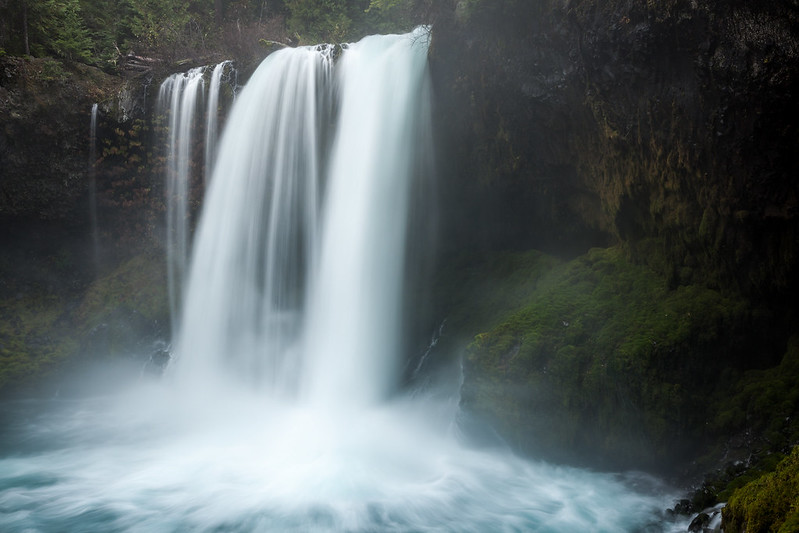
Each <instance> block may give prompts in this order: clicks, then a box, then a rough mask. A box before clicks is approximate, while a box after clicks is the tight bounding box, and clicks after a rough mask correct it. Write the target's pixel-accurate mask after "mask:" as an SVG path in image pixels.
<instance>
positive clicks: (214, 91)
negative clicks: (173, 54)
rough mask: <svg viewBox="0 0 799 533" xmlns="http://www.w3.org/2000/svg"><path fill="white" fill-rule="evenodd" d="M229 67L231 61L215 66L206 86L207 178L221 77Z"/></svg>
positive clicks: (212, 151) (214, 154)
mask: <svg viewBox="0 0 799 533" xmlns="http://www.w3.org/2000/svg"><path fill="white" fill-rule="evenodd" d="M231 65H232V62H231V61H223V62H221V63H219V64H217V65H216V66H215V67H214V70H213V71H212V72H211V81H210V82H209V84H208V107H207V109H206V112H205V117H206V118H205V167H204V169H205V174H204V175H205V176H209V175H210V173H211V172H212V171H213V168H214V159H215V157H216V141H217V124H218V122H219V91H220V89H221V87H222V76H223V75H224V74H225V71H226V70H230V69H231V68H232V67H231ZM206 181H208V180H207V179H206Z"/></svg>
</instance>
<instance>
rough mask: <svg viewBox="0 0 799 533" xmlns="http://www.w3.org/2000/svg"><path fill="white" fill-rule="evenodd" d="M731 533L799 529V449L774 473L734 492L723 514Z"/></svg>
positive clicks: (784, 460) (724, 522)
mask: <svg viewBox="0 0 799 533" xmlns="http://www.w3.org/2000/svg"><path fill="white" fill-rule="evenodd" d="M722 515H723V527H724V530H725V531H728V532H730V533H738V532H743V531H746V532H748V533H767V532H770V531H773V532H778V533H783V532H785V533H788V532H791V531H796V530H797V526H799V446H797V447H795V448H794V449H793V451H792V452H791V454H790V455H789V456H788V457H786V458H785V459H783V460H782V461H781V462H780V463H779V464H778V465H777V466H776V469H775V470H774V471H773V472H769V473H767V474H765V475H763V476H762V477H760V478H758V479H756V480H754V481H752V482H750V483H748V484H747V485H745V486H744V487H742V488H741V489H739V490H737V491H735V492H734V493H733V495H732V497H731V498H730V501H729V503H728V505H727V506H726V507H725V508H724V509H723V511H722Z"/></svg>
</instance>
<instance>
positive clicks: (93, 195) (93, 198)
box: [89, 104, 100, 275]
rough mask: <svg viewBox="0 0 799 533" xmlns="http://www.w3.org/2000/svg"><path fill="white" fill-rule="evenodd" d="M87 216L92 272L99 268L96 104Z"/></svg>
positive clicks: (95, 108)
mask: <svg viewBox="0 0 799 533" xmlns="http://www.w3.org/2000/svg"><path fill="white" fill-rule="evenodd" d="M89 218H90V221H91V225H92V253H93V254H94V256H93V260H94V273H95V275H97V273H98V272H99V270H100V230H99V223H98V220H97V104H94V105H92V115H91V124H90V126H89Z"/></svg>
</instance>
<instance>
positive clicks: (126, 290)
mask: <svg viewBox="0 0 799 533" xmlns="http://www.w3.org/2000/svg"><path fill="white" fill-rule="evenodd" d="M166 294H167V291H166V280H165V275H164V273H163V268H162V265H161V262H160V261H159V260H158V259H157V258H156V257H153V256H151V255H149V254H142V255H139V256H137V257H134V258H133V259H131V260H129V261H128V262H126V263H124V264H123V265H121V266H120V267H119V268H118V269H117V270H115V271H114V272H112V273H111V274H110V275H108V276H106V277H105V278H102V279H100V280H98V281H96V282H94V283H93V284H91V285H90V286H89V288H88V289H87V291H86V292H85V293H84V294H83V295H82V297H81V301H80V304H78V305H75V302H74V300H73V297H70V296H67V295H59V294H54V293H52V291H45V290H40V291H30V293H28V294H23V293H20V294H19V295H18V296H14V297H7V298H5V299H3V300H2V301H0V391H7V390H10V389H12V388H14V387H20V386H24V385H26V384H27V383H29V382H31V381H32V380H34V379H37V378H41V377H44V376H46V375H48V374H50V373H52V372H55V371H57V369H58V368H59V367H60V365H62V364H64V363H65V362H66V361H68V360H69V359H71V358H72V357H74V356H76V355H78V354H79V353H80V352H81V351H82V350H84V349H85V348H86V339H87V338H89V337H90V336H91V333H92V331H93V330H94V329H95V328H96V327H97V326H99V325H100V324H106V325H109V326H110V328H109V329H110V333H109V335H110V336H111V338H110V339H105V344H104V345H103V348H104V349H109V350H110V351H111V352H113V351H114V349H119V350H123V349H124V348H126V346H124V345H125V344H126V343H128V344H129V343H130V342H131V339H129V338H127V334H128V332H129V330H130V328H129V327H128V325H127V324H126V322H130V320H131V317H132V316H135V317H137V319H140V322H141V323H143V324H145V325H147V324H150V323H154V322H156V321H164V322H166V319H167V318H168V302H167V297H166ZM134 333H137V332H134ZM117 337H118V338H117ZM109 355H114V354H113V353H110V354H109Z"/></svg>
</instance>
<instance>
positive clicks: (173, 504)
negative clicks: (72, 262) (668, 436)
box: [0, 29, 688, 533]
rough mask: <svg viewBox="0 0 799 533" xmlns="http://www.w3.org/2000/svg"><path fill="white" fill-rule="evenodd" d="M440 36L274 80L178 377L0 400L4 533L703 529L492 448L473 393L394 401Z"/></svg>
mask: <svg viewBox="0 0 799 533" xmlns="http://www.w3.org/2000/svg"><path fill="white" fill-rule="evenodd" d="M426 33H427V32H426V31H425V29H420V30H417V31H416V32H414V33H411V34H408V35H390V36H380V37H370V38H366V39H364V40H362V41H360V42H358V43H355V44H351V45H347V46H345V47H343V49H342V52H341V54H340V56H339V54H338V51H339V48H337V47H331V46H319V47H306V48H298V49H285V50H281V51H279V52H275V53H273V54H271V55H270V56H269V57H267V59H266V60H265V61H264V62H263V63H262V64H261V65H260V66H259V68H258V69H257V70H256V72H255V73H254V74H253V76H252V77H251V79H250V81H249V82H248V84H247V86H246V87H245V88H244V90H243V91H242V93H241V94H240V95H239V96H238V97H237V99H236V102H235V104H234V106H233V108H232V110H231V112H230V114H229V117H228V119H227V122H226V125H225V127H224V132H223V134H222V137H221V139H220V143H219V146H218V148H219V149H218V153H217V155H216V158H215V159H216V162H215V164H214V172H213V177H212V179H211V180H210V181H209V184H208V190H207V193H206V197H205V199H204V202H203V211H202V214H201V217H200V220H199V224H198V227H197V230H196V233H195V239H194V243H193V245H192V247H191V261H190V263H186V264H190V271H189V272H188V278H187V280H186V285H185V287H186V289H185V291H184V296H183V298H184V299H183V305H182V308H183V314H182V318H181V321H182V323H181V326H180V328H179V329H178V330H177V331H176V332H175V331H173V334H176V335H177V337H176V339H175V354H176V358H175V359H173V361H172V362H171V363H170V366H169V368H168V373H167V375H166V376H164V377H163V379H157V378H155V377H154V376H149V375H145V376H141V378H140V379H141V381H139V382H137V383H136V384H134V385H131V386H130V388H127V389H125V388H124V387H120V390H118V391H116V392H115V394H111V395H102V396H99V397H92V396H90V397H88V398H85V399H82V398H78V399H65V400H61V399H58V398H56V399H48V400H47V401H46V402H44V403H43V404H42V406H41V407H42V408H41V411H39V406H38V404H35V403H34V404H31V403H30V402H27V401H25V402H19V403H13V404H11V405H9V406H7V405H0V407H3V410H2V412H3V415H4V420H8V421H9V423H7V424H2V425H0V530H3V531H61V530H69V531H130V530H140V531H320V532H330V533H333V532H340V531H351V532H353V533H366V532H372V531H425V532H427V531H538V532H542V533H543V532H546V533H562V532H572V531H595V532H627V531H629V532H632V531H650V530H653V531H654V530H657V531H664V532H669V533H671V532H672V531H678V530H682V531H684V530H685V529H686V528H687V526H688V524H687V523H678V522H671V523H666V522H665V521H664V520H663V519H662V518H661V517H660V516H659V515H658V509H664V508H666V507H667V505H668V504H666V502H670V500H671V497H670V495H669V494H668V493H666V492H665V491H664V489H662V488H661V486H660V485H659V484H658V483H657V482H656V481H655V480H651V479H649V478H647V477H646V476H643V475H615V474H600V473H595V472H588V471H584V470H580V469H574V468H568V467H561V466H552V465H547V464H545V463H543V462H540V461H528V460H525V459H522V458H519V457H516V456H514V455H513V454H511V453H509V452H508V450H507V449H505V448H504V447H503V446H502V444H501V442H499V441H498V439H495V440H492V441H491V442H490V444H488V443H486V441H485V440H484V441H483V443H482V444H480V445H477V446H475V445H474V443H473V442H471V441H469V440H468V437H467V436H466V435H467V434H468V435H473V434H475V433H479V431H480V427H479V425H478V424H477V423H476V422H468V421H467V420H468V417H465V416H459V414H460V413H459V397H458V390H457V389H458V387H459V385H460V382H458V383H453V384H452V385H450V383H449V382H448V383H446V384H444V385H445V386H444V387H442V386H440V385H439V384H438V383H437V382H438V379H435V380H434V379H428V378H430V377H431V375H426V376H421V377H420V381H422V380H424V381H425V382H426V383H428V384H429V385H428V387H427V388H421V387H420V388H417V389H416V390H414V391H400V390H397V389H398V385H397V381H398V374H399V373H400V371H399V369H400V367H401V366H402V365H400V364H399V361H398V359H399V358H400V356H401V352H402V349H401V348H399V346H400V345H401V340H402V339H401V337H403V336H404V329H405V326H404V320H403V314H404V313H403V312H402V309H403V308H404V307H407V306H405V305H404V302H403V293H404V292H405V291H407V290H408V285H407V284H406V280H407V279H409V278H410V277H411V276H412V275H415V274H417V273H418V272H419V263H418V262H417V259H419V258H418V257H417V256H418V255H421V254H415V253H411V249H409V244H416V243H417V242H418V241H419V240H420V239H421V238H420V237H419V236H417V235H414V234H413V229H415V228H417V227H418V228H425V223H426V222H427V220H428V219H426V218H425V214H426V213H428V212H430V211H431V210H430V209H426V208H425V207H424V206H421V207H418V208H416V209H415V210H412V209H411V208H412V205H411V204H413V203H415V201H416V198H418V197H420V196H421V197H423V196H424V194H421V193H422V192H423V191H424V190H425V188H424V186H423V185H424V181H425V177H426V174H427V173H426V172H424V165H425V162H426V161H429V157H428V155H429V154H427V150H428V149H429V148H430V144H431V143H430V138H431V136H430V131H429V130H430V95H429V92H430V81H429V78H428V73H427V63H426V52H427V45H428V43H427V39H426V37H427V35H426ZM337 56H338V58H336V57H337ZM206 72H207V70H206ZM201 93H202V78H201V75H200V74H199V73H198V72H197V71H190V72H189V73H187V74H181V75H178V76H175V77H174V78H171V79H170V80H167V82H165V83H164V85H162V95H161V97H162V102H164V104H163V105H164V106H165V107H166V106H169V107H170V109H171V111H170V122H171V124H170V133H171V141H170V146H171V149H170V165H169V178H170V180H174V181H176V183H175V184H174V185H173V186H171V188H170V196H169V199H172V200H175V205H174V206H173V208H176V207H178V208H183V209H185V207H186V202H185V191H186V189H185V187H186V183H185V182H186V181H187V180H188V179H189V177H192V178H194V179H197V178H199V177H200V175H199V169H193V168H191V166H190V164H189V159H190V158H191V157H193V158H194V160H197V161H202V158H203V154H202V153H200V150H199V143H198V148H197V149H196V150H194V152H197V153H196V154H191V155H190V154H189V147H190V146H191V144H190V143H189V142H187V140H186V138H185V137H184V136H188V137H189V138H191V134H192V132H191V131H190V128H191V125H192V124H194V126H196V127H197V128H199V129H202V127H203V122H202V121H199V120H195V114H198V113H199V111H198V108H199V100H200V95H201ZM184 143H185V144H184ZM178 179H183V183H182V184H179V183H177V180H178ZM178 186H180V187H183V188H182V189H180V190H181V191H182V193H183V194H184V201H183V204H179V203H178V202H177V200H178V198H177V195H178V192H179V191H178V189H179V187H178ZM411 199H413V200H411ZM172 216H173V217H174V219H173V223H172V225H173V226H177V225H178V222H179V220H182V221H185V219H186V218H187V215H186V214H185V213H184V214H181V215H178V214H175V215H172ZM410 219H413V220H410ZM411 222H412V224H411ZM171 229H172V230H175V229H177V228H176V227H171ZM184 230H185V228H184ZM175 236H176V233H175V232H174V231H173V232H172V237H173V238H174V237H175ZM183 237H186V234H185V233H184V235H183ZM175 244H179V243H175ZM175 249H176V250H178V251H182V252H184V253H185V252H187V251H188V244H185V246H184V247H183V248H182V249H180V250H179V249H178V248H177V247H176V248H175ZM178 259H180V258H178V257H172V259H171V261H172V262H173V263H174V264H173V265H172V267H173V270H174V273H173V275H175V274H176V273H178V268H177V266H179V265H178V264H177V260H178ZM181 260H184V261H185V259H181ZM175 277H177V276H175ZM174 281H178V280H177V279H175V280H174ZM409 318H411V317H409ZM442 327H443V324H442ZM439 331H441V330H439ZM436 342H438V341H437V337H434V338H433V339H432V340H431V346H432V345H434V344H435V343H436ZM428 356H429V357H432V355H430V354H429V353H428V354H427V355H426V356H425V358H424V359H423V360H422V361H420V362H419V364H418V365H417V367H416V371H415V372H414V374H415V375H416V376H419V374H420V373H421V374H425V373H426V372H427V366H428V365H429V364H430V361H428ZM406 367H407V365H406ZM453 370H456V371H457V370H458V369H453ZM439 371H441V372H445V371H446V370H445V369H444V368H443V367H442V368H440V369H439ZM97 372H98V373H97V374H88V375H86V376H81V377H82V378H84V379H85V380H86V381H87V382H91V383H93V384H96V383H97V382H98V381H102V378H100V379H97V378H96V376H103V375H104V374H102V373H101V372H102V368H99V369H97ZM447 377H449V376H447ZM453 377H455V378H458V379H459V378H461V377H462V372H455V375H454V376H453ZM453 381H454V380H453ZM405 392H407V394H405ZM467 424H468V427H467ZM661 525H662V526H663V527H661Z"/></svg>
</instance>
